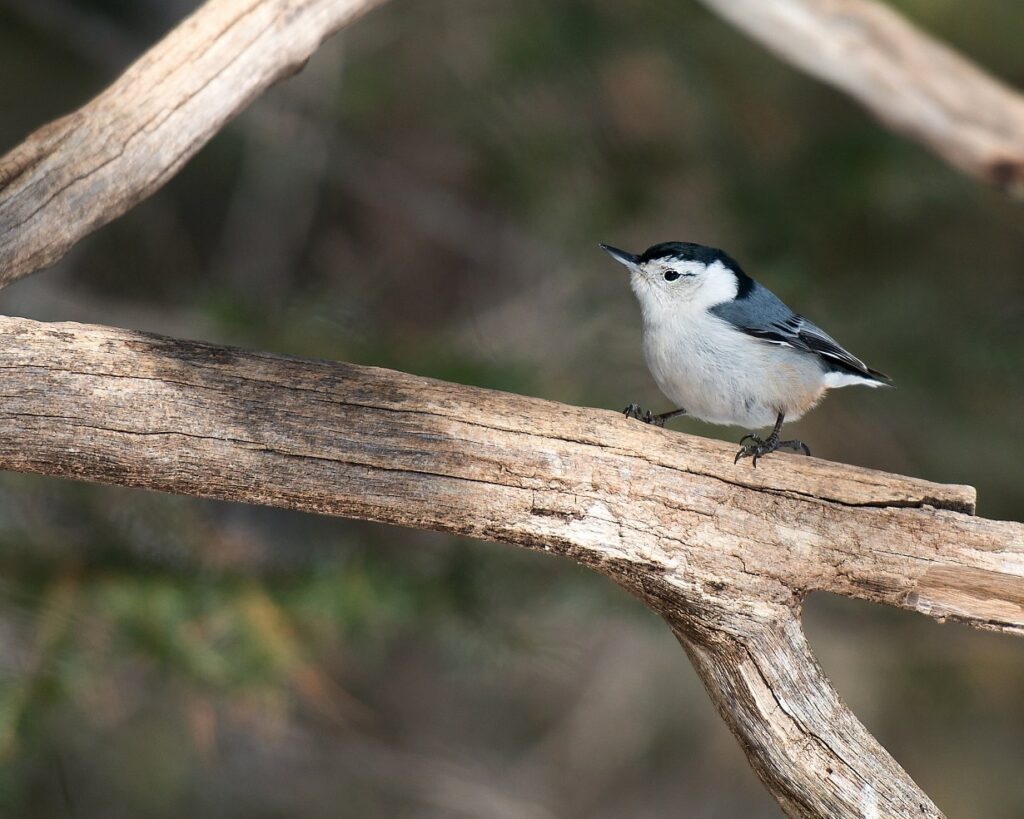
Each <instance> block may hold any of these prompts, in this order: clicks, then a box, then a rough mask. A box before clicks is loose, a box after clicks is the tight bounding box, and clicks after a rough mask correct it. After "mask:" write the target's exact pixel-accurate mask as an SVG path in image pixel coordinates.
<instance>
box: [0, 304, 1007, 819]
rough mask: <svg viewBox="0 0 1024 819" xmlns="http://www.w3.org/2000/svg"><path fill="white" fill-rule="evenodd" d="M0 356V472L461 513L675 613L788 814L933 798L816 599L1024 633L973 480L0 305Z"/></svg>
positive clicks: (482, 529) (423, 516) (444, 525)
mask: <svg viewBox="0 0 1024 819" xmlns="http://www.w3.org/2000/svg"><path fill="white" fill-rule="evenodd" d="M0 367H2V369H3V371H4V379H3V388H2V398H3V400H2V401H0V467H3V468H6V469H14V470H20V471H29V472H38V473H42V474H47V475H54V476H59V477H67V478H76V479H83V480H91V481H101V482H105V483H117V484H123V485H127V486H137V487H145V488H148V489H158V490H163V491H169V492H178V493H181V494H187V495H197V496H205V497H214V498H222V499H225V500H233V501H242V502H246V503H259V504H266V505H271V506H279V507H284V508H290V509H301V510H305V511H309V512H317V513H322V514H331V515H343V516H347V517H356V518H364V519H367V520H374V521H380V522H386V523H393V524H399V525H403V526H414V527H420V528H429V529H436V530H442V531H448V532H457V533H460V534H464V535H468V536H471V537H476V538H482V539H487V540H495V541H501V542H505V543H511V544H515V545H517V546H522V547H526V548H530V549H537V550H542V551H547V552H552V553H556V554H561V555H565V556H567V557H569V558H571V559H573V560H576V561H578V562H580V563H582V564H584V565H587V566H590V567H592V568H594V569H596V570H598V571H600V572H603V573H604V574H606V575H608V576H609V577H611V578H613V579H614V580H615V581H616V582H618V583H620V584H622V585H623V586H625V587H626V588H628V589H630V590H631V591H632V592H634V593H635V594H637V595H638V596H640V597H641V598H642V599H643V600H644V601H645V602H646V603H647V605H648V606H650V607H651V608H652V609H653V610H655V611H657V612H658V613H659V614H660V615H661V616H662V617H664V618H665V619H666V621H668V623H669V624H670V625H671V627H672V629H673V630H674V631H675V633H676V634H677V636H678V637H679V639H680V640H681V641H682V642H683V644H684V646H685V647H686V650H687V652H688V653H689V654H690V656H691V658H692V659H693V660H694V663H695V664H696V666H697V668H698V670H699V672H700V673H701V676H702V678H703V679H704V682H705V685H706V686H707V687H708V690H709V691H710V692H711V694H712V697H713V698H714V699H715V701H716V702H717V703H718V705H719V708H720V710H721V711H722V713H723V716H725V717H726V719H727V721H728V723H729V725H730V727H731V728H732V730H733V731H734V732H735V733H736V734H737V736H738V737H739V738H740V740H741V744H742V745H743V747H744V749H745V750H746V752H747V753H748V756H749V757H750V759H751V763H752V764H753V766H754V767H755V769H756V770H757V771H758V772H759V774H760V775H761V776H762V778H763V779H764V781H765V782H766V784H767V785H768V786H769V788H770V789H771V790H772V792H773V793H774V794H775V795H776V797H777V798H778V799H779V801H780V804H782V805H783V807H784V808H785V809H786V810H787V811H788V812H789V813H790V814H791V815H794V816H828V817H847V816H849V817H853V816H861V815H867V814H864V813H863V812H860V813H859V812H858V811H861V810H862V809H863V808H864V805H865V804H868V802H870V801H871V800H877V806H878V810H879V813H878V815H879V816H908V817H909V816H914V817H920V816H939V815H941V814H939V813H938V810H937V809H936V808H934V806H933V805H932V804H931V803H930V802H929V801H928V799H927V797H926V796H924V795H923V794H922V793H920V792H919V790H918V789H917V788H916V786H915V785H914V784H913V782H911V781H910V779H909V778H908V777H907V776H906V774H905V773H903V771H902V770H901V769H900V768H899V766H898V765H897V764H896V763H895V762H894V761H893V760H892V759H891V758H890V757H889V755H888V754H887V753H886V752H885V751H884V749H882V748H881V747H880V746H879V745H878V744H877V743H876V742H875V741H874V739H873V738H871V736H870V734H868V732H867V731H866V730H865V729H864V728H863V726H861V725H860V723H859V722H857V720H856V718H855V717H854V716H853V715H852V714H851V713H849V711H848V710H847V709H846V707H845V706H844V705H843V704H842V702H841V701H840V700H839V698H838V697H837V696H836V694H835V692H834V690H833V689H832V687H831V685H830V684H829V683H828V680H827V679H826V678H825V677H824V675H823V674H822V672H821V669H820V668H819V667H818V666H817V663H816V662H815V661H814V659H813V657H812V656H811V654H810V652H809V650H808V649H807V647H806V643H805V641H804V638H803V635H802V631H801V628H800V623H799V619H798V617H799V609H800V603H801V600H802V599H803V596H804V595H805V594H806V593H808V592H810V591H813V590H826V591H831V592H835V593H837V594H844V595H847V596H850V597H856V598H860V599H864V600H872V601H875V602H880V603H886V604H889V605H893V606H899V607H902V608H906V609H911V610H914V611H918V612H921V613H923V614H927V615H928V616H931V617H935V618H939V619H944V618H947V617H952V618H955V619H959V620H962V621H963V622H966V623H969V624H971V625H973V626H976V627H978V628H984V629H994V630H997V631H1003V632H1007V633H1011V634H1020V633H1022V631H1024V525H1021V524H1017V523H1006V522H997V521H990V520H984V519H980V518H976V517H974V516H972V515H971V514H970V512H971V510H972V509H973V504H974V491H973V490H972V489H970V488H969V487H963V486H945V485H940V484H934V483H929V482H927V481H921V480H917V479H914V478H907V477H902V476H898V475H889V474H886V473H882V472H876V471H872V470H868V469H861V468H857V467H851V466H847V465H843V464H835V463H829V462H827V461H822V460H816V459H813V458H802V457H798V456H791V455H786V454H775V455H772V456H771V457H769V458H766V459H765V460H764V461H762V463H761V466H760V467H759V468H758V469H756V470H754V469H752V468H751V467H750V465H749V463H744V464H740V465H734V464H733V463H732V456H733V452H734V449H735V447H734V446H732V445H729V444H724V443H721V442H717V441H711V440H707V439H703V438H698V437H694V436H688V435H682V434H678V433H673V432H669V431H665V430H661V429H655V428H652V427H648V426H645V425H643V424H640V423H638V422H636V421H631V420H627V419H625V418H623V417H622V416H621V415H620V414H619V413H616V412H610V411H606V410H595V409H585V408H579V407H571V406H566V405H562V404H556V403H552V402H550V401H544V400H541V399H535V398H527V397H523V396H518V395H511V394H508V393H502V392H495V391H490V390H484V389H479V388H475V387H467V386H462V385H457V384H450V383H445V382H440V381H434V380H431V379H428V378H420V377H416V376H412V375H406V374H403V373H398V372H392V371H389V370H382V369H376V368H372V367H359V366H355V365H351V364H342V363H332V362H324V361H304V360H300V359H295V358H289V357H285V356H276V355H270V354H266V353H254V352H245V351H242V350H238V349H232V348H227V347H218V346H212V345H208V344H199V343H194V342H185V341H176V340H173V339H167V338H161V337H157V336H151V335H146V334H142V333H136V332H130V331H126V330H115V329H110V328H104V327H93V326H86V325H77V324H40V323H37V322H32V321H28V320H24V319H15V318H4V319H0ZM865 800H868V802H865ZM872 804H874V803H872ZM921 806H924V809H923V810H922V807H921Z"/></svg>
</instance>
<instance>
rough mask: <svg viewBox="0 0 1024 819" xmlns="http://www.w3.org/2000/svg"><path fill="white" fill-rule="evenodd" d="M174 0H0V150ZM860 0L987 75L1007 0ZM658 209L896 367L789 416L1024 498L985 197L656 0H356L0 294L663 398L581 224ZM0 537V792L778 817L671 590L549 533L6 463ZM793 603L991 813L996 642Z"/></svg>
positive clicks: (95, 798) (679, 8) (1017, 321)
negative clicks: (241, 106)
mask: <svg viewBox="0 0 1024 819" xmlns="http://www.w3.org/2000/svg"><path fill="white" fill-rule="evenodd" d="M197 5H198V3H197V2H195V0H187V1H186V0H0V76H2V77H3V81H2V82H0V111H2V112H3V116H2V117H0V147H2V149H3V150H6V149H7V148H9V147H11V146H13V145H14V144H16V143H17V142H18V141H19V140H20V139H22V138H23V137H24V136H25V135H26V134H27V133H29V132H30V131H31V130H33V129H34V128H36V127H38V126H39V125H41V124H43V123H45V122H46V121H48V120H50V119H52V118H54V117H57V116H59V115H61V114H64V113H66V112H68V111H70V110H71V109H73V108H75V107H77V106H79V105H80V104H82V103H84V102H85V101H86V100H87V99H88V98H90V97H91V96H92V95H94V94H95V93H97V92H98V91H99V90H101V89H102V88H103V87H104V86H105V85H107V84H108V83H109V82H110V81H111V80H112V79H113V78H114V77H115V76H116V75H117V74H118V73H119V72H120V71H121V70H122V69H123V68H124V67H125V66H126V65H127V64H128V63H129V62H130V61H131V60H132V59H133V58H134V57H135V56H137V55H138V54H140V53H141V52H142V51H143V50H144V49H145V48H146V47H147V46H148V45H149V44H151V43H152V42H154V41H155V40H157V39H158V38H159V37H160V36H161V35H162V34H163V33H164V32H165V31H166V30H168V29H169V28H170V27H171V26H172V25H174V24H175V23H176V22H177V21H179V20H180V19H181V18H182V17H183V16H184V15H186V14H187V13H188V12H189V11H191V10H192V9H193V8H195V7H196V6H197ZM894 5H896V6H897V7H899V8H900V9H901V10H903V11H904V12H905V13H907V14H908V15H909V16H910V17H911V18H912V19H913V20H914V21H916V22H917V23H918V24H920V25H921V26H923V27H924V28H925V29H927V30H929V31H931V32H932V33H934V34H936V35H938V36H940V37H942V38H944V39H946V40H947V41H948V42H950V43H951V44H953V45H954V46H955V47H957V48H959V49H961V50H962V51H963V52H965V53H966V54H967V55H969V56H970V57H972V58H973V59H975V60H977V61H978V62H980V63H981V64H982V65H984V66H985V67H987V68H988V69H989V70H990V71H992V72H994V73H995V74H996V75H998V76H1000V77H1002V78H1003V79H1005V80H1007V81H1008V82H1010V83H1011V84H1014V85H1016V86H1017V87H1024V49H1021V47H1020V44H1021V42H1024V15H1022V14H1021V13H1020V9H1019V8H1018V7H1017V5H1016V4H1014V3H1009V2H996V0H975V2H972V3H970V4H964V3H955V2H951V0H942V1H941V2H939V1H937V0H928V2H925V0H902V2H898V3H895V4H894ZM669 239H677V240H691V241H697V242H701V243H705V244H712V245H718V246H721V247H724V248H726V249H727V250H728V251H729V252H731V253H732V254H733V255H735V256H736V257H738V258H739V260H740V261H741V263H743V264H744V266H745V267H746V268H747V269H748V271H749V272H751V273H752V274H753V275H754V276H756V277H757V278H759V279H760V280H761V281H762V282H764V283H766V284H767V285H768V286H770V287H771V288H772V289H774V290H775V291H776V292H777V293H778V294H779V295H780V296H782V297H783V298H784V299H785V300H787V301H788V302H790V303H791V304H792V306H794V307H795V308H796V309H798V310H800V311H801V312H804V313H806V314H808V315H809V316H811V317H812V318H813V319H814V320H815V321H816V322H819V323H820V324H821V325H822V326H824V327H826V328H827V329H828V330H829V331H830V332H832V333H833V334H834V335H835V336H836V337H837V338H838V339H839V340H840V341H841V342H843V343H844V344H846V345H848V346H849V347H850V348H851V349H852V350H853V351H854V352H855V353H857V354H858V355H860V356H862V357H863V358H865V359H866V360H867V361H868V362H869V363H870V364H872V365H873V366H875V367H878V368H879V369H882V370H884V371H886V372H888V373H890V374H891V375H892V376H893V377H894V379H895V381H896V383H897V385H898V388H897V389H895V390H887V391H882V390H877V391H869V390H844V391H842V392H841V393H837V394H834V395H833V396H832V397H831V398H829V400H827V401H826V402H825V403H824V404H823V405H822V406H821V407H820V408H819V409H818V410H817V411H815V412H814V413H813V414H812V415H810V416H809V417H808V418H807V419H805V420H804V421H801V422H800V423H799V424H796V425H793V427H791V428H790V429H791V431H792V432H793V434H794V435H796V436H798V437H800V438H802V439H804V440H806V441H809V442H810V443H811V445H812V447H813V448H814V451H815V454H816V455H819V456H822V457H826V458H830V459H834V460H843V461H848V462H852V463H856V464H862V465H865V466H871V467H877V468H881V469H885V470H891V471H897V472H903V473H907V474H911V475H917V476H921V477H924V478H929V479H932V480H936V481H948V482H956V483H969V484H973V485H975V486H976V487H977V488H978V490H979V498H980V499H979V513H980V514H983V515H985V516H988V517H995V518H1015V519H1024V480H1022V478H1024V465H1022V462H1024V427H1022V424H1021V415H1022V410H1024V367H1022V365H1021V364H1022V360H1024V330H1022V327H1024V275H1022V274H1024V211H1022V206H1021V205H1019V204H1016V205H1015V204H1013V203H1011V202H1010V201H1008V200H1007V199H1006V198H1005V197H1003V196H1002V195H1001V194H999V193H997V192H995V191H992V190H989V189H986V188H984V187H982V186H980V185H979V184H977V183H975V182H973V181H971V180H969V179H966V178H964V177H962V176H961V175H959V174H958V173H956V172H954V171H952V170H950V169H949V168H948V167H947V166H946V165H945V164H943V163H942V162H940V161H939V160H937V159H935V158H933V157H932V156H931V155H930V154H928V153H926V152H925V151H924V150H923V149H921V148H919V147H918V146H917V145H915V144H912V143H910V142H908V141H907V140H905V139H903V138H902V137H899V136H895V135H892V134H890V133H889V132H888V131H886V130H885V129H884V128H882V127H881V126H879V125H878V124H876V122H875V121H874V120H872V119H871V118H870V117H869V116H868V115H866V114H865V113H864V112H863V111H862V110H861V109H860V108H858V107H857V106H856V105H855V104H853V103H851V102H850V101H848V100H847V99H846V98H844V97H843V96H841V95H839V94H838V93H836V92H833V91H831V90H829V89H827V88H825V87H823V86H822V85H820V84H818V83H817V82H815V81H813V80H811V79H808V78H807V77H805V76H803V75H801V74H799V73H797V72H796V71H795V70H793V69H791V68H789V67H788V66H786V65H784V64H782V63H780V62H779V61H778V60H777V59H776V58H774V57H773V56H771V55H769V54H767V53H766V52H764V51H763V50H762V49H761V48H760V47H758V46H756V45H754V44H752V43H751V42H749V41H748V40H747V39H745V38H744V37H743V36H742V35H741V34H739V33H738V32H736V31H734V30H733V29H732V28H730V27H729V26H728V25H727V24H725V23H724V22H722V21H720V20H719V19H717V18H715V17H713V16H712V15H710V14H709V13H708V12H707V11H706V10H705V9H704V8H703V7H702V6H700V5H699V4H698V3H696V2H693V1H692V0H679V1H678V2H672V3H665V2H660V1H659V0H629V1H628V2H623V0H559V2H543V1H542V0H517V2H497V0H489V1H488V0H477V1H476V2H472V1H471V0H392V2H390V3H388V4H387V5H386V6H384V7H383V8H382V9H380V10H378V11H376V12H374V13H372V14H371V15H369V16H368V17H367V18H365V19H363V20H360V21H359V22H358V23H356V24H355V25H353V26H352V27H351V28H350V29H349V30H347V31H345V32H343V33H342V34H341V35H340V36H338V37H336V38H335V39H334V40H332V41H330V42H329V43H328V44H327V45H326V46H325V47H324V48H323V49H322V50H321V51H320V52H319V53H318V54H317V55H316V56H315V57H314V58H313V60H312V61H311V62H310V63H309V65H308V66H307V67H306V69H305V70H304V71H303V72H302V73H301V74H299V75H298V76H296V77H295V78H294V79H291V80H289V81H288V82H286V83H284V84H282V85H279V86H277V87H276V88H274V89H273V90H271V92H270V93H268V94H267V95H266V96H265V97H264V98H262V99H261V100H259V101H258V102H256V103H255V104H254V105H253V106H252V107H251V109H250V110H248V111H247V112H245V113H244V114H243V115H242V116H241V117H240V118H239V119H238V120H237V121H235V122H234V123H232V124H231V125H230V126H229V127H228V128H227V129H226V130H225V131H224V132H223V133H222V134H221V135H219V136H218V137H217V138H216V139H215V140H214V141H213V142H212V143H211V144H210V145H209V146H208V147H207V148H205V149H204V150H203V151H202V152H201V153H200V154H199V156H198V157H197V158H195V159H194V160H193V161H192V162H191V163H190V164H189V165H188V166H187V167H186V168H185V170H184V171H183V172H182V173H181V174H180V175H179V176H178V177H177V178H176V179H174V180H173V181H172V182H171V183H170V184H169V185H168V186H167V187H166V188H164V189H163V190H161V191H160V192H159V193H158V194H156V195H155V196H154V197H153V198H152V199H150V200H149V201H147V202H145V203H144V204H142V205H141V206H139V207H137V208H136V209H134V210H133V211H131V212H130V213H128V214H127V215H126V216H124V217H123V218H121V219H120V220H118V221H117V222H115V223H114V224H112V225H110V226H108V227H106V228H104V229H103V230H101V231H100V232H98V233H96V234H94V235H93V236H91V237H89V238H88V239H86V240H85V241H83V242H82V243H81V244H80V245H79V246H78V247H77V248H75V250H74V251H72V253H71V254H70V255H69V256H68V257H67V258H66V259H64V260H63V261H62V262H61V263H60V264H59V265H58V266H57V267H56V268H54V269H51V270H48V271H46V272H43V273H40V274H37V275H34V276H32V277H30V278H28V279H25V280H22V281H21V282H19V283H18V284H16V285H14V286H11V287H9V288H7V289H6V290H4V291H3V293H2V294H0V310H2V311H3V312H4V313H9V314H16V315H22V316H28V317H32V318H38V319H42V320H77V321H87V322H96V323H103V324H110V325H116V326H121V327H131V328H138V329H145V330H152V331H157V332H161V333H167V334H171V335H175V336H182V337H187V338H195V339H203V340H209V341H215V342H222V343H228V344H235V345H241V346H245V347H250V348H256V349H264V350H274V351H278V352H284V353H292V354H296V355H301V356H312V357H323V358H332V359H343V360H346V361H355V362H361V363H368V364H377V365H383V366H388V367H394V368H397V369H401V370H405V371H410V372H415V373H421V374H426V375H431V376H436V377H439V378H444V379H450V380H454V381H459V382H464V383H471V384H478V385H483V386H489V387H496V388H500V389H504V390H511V391H516V392H521V393H526V394H529V395H535V396H542V397H545V398H550V399H555V400H559V401H566V402H571V403H576V404H585V405H590V406H598V407H607V408H611V409H619V408H621V407H623V406H625V405H626V404H627V403H629V402H631V401H638V402H640V403H641V404H642V405H644V406H651V407H653V408H655V409H659V410H661V409H667V408H668V405H667V403H666V402H665V400H664V399H663V398H662V397H661V396H660V395H659V394H658V392H657V389H656V387H655V386H654V385H653V382H652V381H651V379H650V377H649V376H648V374H647V372H646V370H645V368H644V365H643V362H642V359H641V352H640V327H639V316H638V311H637V308H636V306H635V304H634V301H633V297H632V295H631V293H630V291H629V288H628V284H627V280H626V277H625V275H624V272H623V270H622V268H621V267H619V266H618V265H616V264H614V263H613V262H612V261H611V260H609V259H608V258H607V257H605V256H604V254H602V253H601V252H600V251H599V250H598V248H597V242H599V241H605V242H611V243H614V244H616V245H619V246H622V247H626V248H629V249H633V250H641V249H643V248H644V247H646V246H647V245H650V244H653V243H655V242H658V241H664V240H669ZM673 424H674V425H676V427H677V428H678V429H683V430H686V431H688V432H694V433H697V434H700V435H711V436H717V437H722V438H725V439H727V440H731V441H735V440H737V439H738V438H739V436H740V435H741V434H742V433H743V430H738V429H723V428H717V427H709V426H703V425H701V424H699V423H696V422H692V421H685V420H682V421H680V422H673ZM0 567H2V571H0V814H2V815H3V816H12V817H99V816H102V817H114V818H115V819H116V818H117V817H137V816H147V817H177V816H182V815H186V814H188V815H192V816H201V817H207V816H209V817H236V816H238V817H242V816H245V817H268V819H269V818H270V817H300V816H301V817H392V816H395V817H397V816H402V817H405V816H415V817H449V816H451V817H502V818H506V817H507V818H509V819H511V818H513V817H515V818H516V819H518V818H519V817H523V818H524V819H533V818H534V817H536V818H537V819H548V818H549V817H622V816H628V817H660V816H687V817H722V818H723V819H731V818H732V817H778V816H781V813H780V811H779V809H778V808H777V807H776V806H775V804H774V802H773V801H772V800H771V799H770V797H768V796H767V795H766V793H765V792H764V791H763V790H762V788H761V786H760V784H759V783H758V781H757V779H756V777H755V776H754V774H753V773H752V772H751V771H750V769H749V768H748V766H747V763H746V760H745V758H744V756H743V754H742V753H741V751H740V749H739V747H738V746H737V744H736V742H735V741H734V740H733V738H732V737H731V735H730V734H729V733H728V731H727V729H726V728H725V726H724V724H723V723H722V722H721V720H720V719H719V718H718V716H717V715H716V714H715V713H714V711H713V709H712V707H711V706H710V704H709V702H708V700H707V698H706V696H705V694H704V692H703V690H702V689H701V687H700V683H699V681H698V680H697V678H696V676H695V675H694V673H693V672H692V670H691V669H690V667H689V664H688V662H687V660H686V658H685V656H684V655H683V653H682V651H680V650H679V648H678V646H677V645H676V643H675V641H674V640H673V638H672V637H671V636H670V634H669V633H668V630H667V629H666V628H664V627H663V626H662V624H661V623H660V621H658V620H657V618H655V617H654V616H653V615H652V614H650V613H649V612H647V611H646V610H645V609H644V608H643V607H642V606H641V605H640V604H639V603H638V602H637V601H635V600H634V599H632V598H631V597H630V596H628V595H627V594H626V593H625V592H623V591H621V590H619V589H618V588H617V587H615V586H613V585H612V584H611V583H610V582H609V581H607V580H606V579H605V578H603V577H600V576H597V575H595V574H591V573H589V572H587V571H585V570H583V569H579V568H577V567H575V566H573V565H571V564H569V563H568V562H566V561H562V560H558V559H553V558H550V557H544V556H540V555H533V554H521V553H518V552H517V551H515V550H513V549H511V548H508V547H500V546H495V545H490V544H482V543H476V542H467V541H463V540H459V539H457V538H452V537H448V536H440V535H434V534H430V533H424V532H417V531H406V530H399V529H393V528H387V527H383V526H370V525H365V524H359V523H354V522H351V521H344V520H332V519H326V518H318V517H314V516H310V515H299V514H290V513H285V512H279V511H273V510H266V509H258V508H249V507H243V506H235V505H229V504H223V503H211V502H203V501H197V500H194V499H187V498H176V497H169V496H162V495H157V494H152V493H146V492H142V491H129V490H121V489H115V488H109V487H97V486H89V485H81V484H74V483H70V482H61V481H57V480H51V479H44V478H38V477H34V476H25V475H11V474H7V475H3V476H0ZM806 620H807V628H808V631H809V634H810V638H811V642H812V644H813V645H814V647H815V648H816V650H817V651H818V652H819V657H820V658H821V661H822V663H823V665H824V666H825V668H826V670H827V671H828V672H829V673H830V674H831V675H832V677H833V679H834V681H835V683H836V685H837V687H838V689H839V690H840V692H841V693H842V694H843V695H844V697H845V698H846V699H847V701H848V702H849V703H850V705H851V706H852V707H853V709H854V710H855V712H856V713H857V714H858V715H859V716H860V718H861V719H862V720H864V722H865V723H866V724H867V726H868V727H869V729H871V730H872V731H873V732H874V733H875V735H876V736H877V737H878V738H879V739H880V740H881V741H882V742H883V744H885V745H886V747H887V748H889V749H890V751H892V753H893V754H894V755H895V756H896V758H897V759H898V760H899V761H900V762H901V763H902V764H903V765H904V766H905V767H906V768H907V769H908V771H909V772H910V774H911V775H912V776H913V777H914V778H915V779H916V780H917V781H918V783H919V784H921V786H922V787H923V788H924V789H925V790H926V791H927V792H928V793H929V794H930V795H931V796H932V797H933V798H934V799H935V800H936V801H937V803H938V804H939V806H940V807H941V808H943V809H944V810H945V811H946V812H947V813H948V814H949V815H950V816H956V817H988V818H989V819H991V818H993V817H996V818H998V817H1019V816H1021V815H1024V778H1022V777H1021V776H1020V770H1021V765H1022V763H1024V652H1022V646H1021V643H1019V642H1017V641H1014V640H1012V639H1011V638H1009V637H1000V636H994V635H988V634H983V633H978V632H972V631H968V630H966V629H964V628H962V627H959V626H955V625H952V624H947V625H938V624H936V623H933V622H931V621H929V620H927V619H925V618H923V617H920V616H916V615H911V614H906V613H901V612H896V611H891V610H887V609H883V608H881V607H873V606H869V605H867V604H859V603H853V602H850V601H846V600H836V599H832V598H827V597H815V598H813V599H811V600H810V601H809V604H808V611H807V615H806Z"/></svg>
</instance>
